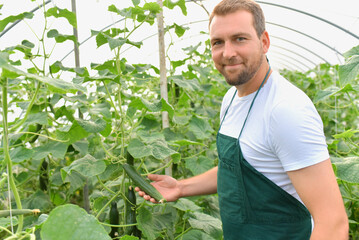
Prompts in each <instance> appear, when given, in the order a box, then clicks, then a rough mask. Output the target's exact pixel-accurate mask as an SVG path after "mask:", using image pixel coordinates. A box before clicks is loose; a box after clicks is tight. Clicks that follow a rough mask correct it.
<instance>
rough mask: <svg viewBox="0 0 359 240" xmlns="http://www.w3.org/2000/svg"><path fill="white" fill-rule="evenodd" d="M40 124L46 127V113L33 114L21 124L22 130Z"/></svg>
mask: <svg viewBox="0 0 359 240" xmlns="http://www.w3.org/2000/svg"><path fill="white" fill-rule="evenodd" d="M33 124H40V125H47V113H46V112H38V113H35V114H30V115H29V116H28V118H27V119H26V121H25V122H24V124H23V128H26V127H27V126H29V125H33Z"/></svg>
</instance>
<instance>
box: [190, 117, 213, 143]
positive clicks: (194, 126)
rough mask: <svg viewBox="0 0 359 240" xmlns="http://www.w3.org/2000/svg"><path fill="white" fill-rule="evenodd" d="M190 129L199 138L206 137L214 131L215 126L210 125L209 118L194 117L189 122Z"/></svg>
mask: <svg viewBox="0 0 359 240" xmlns="http://www.w3.org/2000/svg"><path fill="white" fill-rule="evenodd" d="M189 130H190V131H191V132H193V134H194V135H195V136H196V138H197V139H206V138H209V137H210V136H211V134H212V133H213V131H214V130H213V128H212V127H211V125H209V123H208V120H207V121H206V120H205V119H202V118H198V117H196V116H194V117H192V119H191V121H190V123H189Z"/></svg>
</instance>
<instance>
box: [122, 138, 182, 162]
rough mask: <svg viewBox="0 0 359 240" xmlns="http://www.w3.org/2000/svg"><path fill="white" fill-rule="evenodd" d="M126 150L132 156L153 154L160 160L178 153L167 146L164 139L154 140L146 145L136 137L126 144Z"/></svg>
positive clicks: (140, 156)
mask: <svg viewBox="0 0 359 240" xmlns="http://www.w3.org/2000/svg"><path fill="white" fill-rule="evenodd" d="M128 151H129V153H130V154H131V155H132V156H133V157H134V158H143V157H148V156H153V157H154V158H156V159H160V160H162V159H166V158H167V157H169V156H171V155H176V154H178V153H177V152H176V151H174V150H172V149H171V148H169V147H168V145H167V143H166V142H165V141H160V140H156V141H153V142H151V143H149V144H148V145H146V144H144V143H143V142H142V141H141V140H140V139H138V138H135V139H132V140H131V142H130V143H129V144H128Z"/></svg>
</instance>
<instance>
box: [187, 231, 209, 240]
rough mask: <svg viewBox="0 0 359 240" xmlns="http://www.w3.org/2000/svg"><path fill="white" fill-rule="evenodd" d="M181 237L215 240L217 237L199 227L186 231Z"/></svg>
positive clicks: (196, 239) (189, 239) (188, 239)
mask: <svg viewBox="0 0 359 240" xmlns="http://www.w3.org/2000/svg"><path fill="white" fill-rule="evenodd" d="M181 239H182V240H198V239H206V240H215V238H213V237H211V236H210V235H208V234H206V233H205V232H203V231H200V230H197V229H192V230H190V231H188V232H186V233H185V234H183V236H182V237H181Z"/></svg>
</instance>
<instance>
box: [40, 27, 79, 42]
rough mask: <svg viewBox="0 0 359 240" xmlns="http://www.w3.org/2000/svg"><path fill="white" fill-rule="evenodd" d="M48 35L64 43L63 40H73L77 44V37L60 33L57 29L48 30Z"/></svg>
mask: <svg viewBox="0 0 359 240" xmlns="http://www.w3.org/2000/svg"><path fill="white" fill-rule="evenodd" d="M47 37H48V38H55V41H56V42H57V43H62V42H65V41H66V40H70V41H73V42H74V43H75V44H77V41H76V37H75V36H74V35H64V34H60V33H59V31H57V30H56V29H51V30H50V31H48V32H47Z"/></svg>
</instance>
